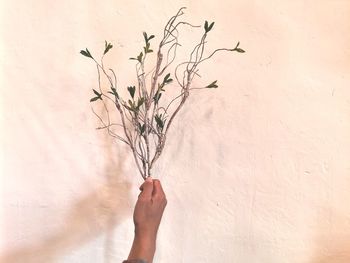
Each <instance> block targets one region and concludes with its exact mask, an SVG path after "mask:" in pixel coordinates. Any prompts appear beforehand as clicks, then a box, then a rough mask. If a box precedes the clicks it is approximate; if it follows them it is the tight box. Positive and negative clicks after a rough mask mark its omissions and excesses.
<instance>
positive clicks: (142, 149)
mask: <svg viewBox="0 0 350 263" xmlns="http://www.w3.org/2000/svg"><path fill="white" fill-rule="evenodd" d="M184 9H185V7H182V8H180V9H179V11H178V12H177V13H176V14H175V15H174V16H173V17H171V18H170V19H169V21H168V22H167V23H166V25H165V27H164V32H163V36H162V39H161V41H160V43H159V47H158V52H157V54H156V64H155V67H154V68H153V70H152V71H151V72H150V73H152V75H151V80H150V87H149V86H147V82H146V79H147V77H148V75H149V74H150V73H147V74H146V73H145V61H146V59H147V57H148V55H149V54H150V53H152V52H153V50H152V49H151V43H150V41H151V40H152V39H153V38H154V37H155V36H154V35H150V36H149V35H148V34H147V33H146V32H143V37H144V40H145V46H144V47H143V50H142V51H141V52H140V54H139V55H138V56H136V57H134V58H130V59H131V60H135V62H136V74H137V86H136V87H135V86H129V87H127V90H128V92H129V94H130V99H128V100H127V101H125V100H123V99H122V97H121V96H120V93H119V92H118V88H119V87H117V78H116V74H115V72H114V71H113V70H112V69H110V68H109V69H108V70H107V69H106V68H105V67H104V65H103V58H104V56H105V55H106V53H107V52H108V51H109V50H110V49H111V48H112V47H113V45H112V44H111V43H107V41H105V50H104V53H103V56H102V58H101V63H99V62H97V61H96V60H95V58H94V57H93V56H92V55H91V53H90V52H89V50H88V49H86V50H81V51H80V53H81V54H82V55H84V56H85V57H88V58H91V59H93V60H94V62H95V63H96V67H97V72H98V87H99V90H95V89H93V92H94V94H95V97H93V98H92V99H91V100H90V101H91V102H94V101H100V100H101V101H102V103H103V107H104V110H105V112H106V119H107V120H105V119H103V118H102V117H101V116H100V115H98V114H97V113H96V112H95V111H94V110H93V108H92V111H93V113H94V114H95V115H96V116H97V118H98V119H99V120H100V121H101V123H102V125H103V126H102V127H99V128H98V129H106V130H107V131H108V134H109V135H111V136H112V137H114V138H116V139H118V140H120V141H122V142H124V143H125V144H127V145H128V146H129V147H130V149H131V151H132V154H133V156H134V159H135V162H136V165H137V168H138V170H139V172H140V174H141V176H142V177H143V179H146V178H147V177H148V176H151V171H152V168H153V167H154V164H155V162H156V161H157V160H158V158H159V156H160V155H161V154H162V152H163V149H164V146H165V143H166V139H167V135H168V132H169V128H170V127H171V125H172V123H173V120H174V118H175V117H176V115H177V114H178V112H179V111H180V109H181V108H182V107H183V105H184V103H185V102H186V101H187V98H188V97H189V95H190V91H191V90H194V89H207V88H209V89H210V88H217V87H218V85H217V81H216V80H215V81H213V82H212V83H210V84H209V85H207V86H205V87H199V88H192V87H191V84H192V82H193V79H194V78H195V77H196V76H197V77H200V76H199V74H198V71H199V66H200V65H201V64H202V63H203V62H205V61H207V60H208V59H210V58H212V57H213V55H214V54H215V53H217V52H219V51H236V52H238V53H244V52H245V51H244V50H243V49H241V48H240V47H239V42H238V43H237V45H236V46H235V47H234V48H219V49H215V50H214V51H212V52H211V53H210V54H209V55H207V56H205V55H204V53H205V52H204V51H205V47H206V43H207V42H206V40H207V36H208V33H209V32H210V31H211V30H212V29H213V26H214V22H212V23H209V22H208V21H205V23H204V32H203V34H202V37H201V39H200V41H199V43H198V44H196V45H195V46H194V47H193V49H192V52H191V53H190V54H189V58H188V59H187V60H186V61H184V62H181V63H179V64H177V65H175V66H174V65H172V64H173V63H174V61H175V58H176V56H177V49H178V47H179V46H181V45H180V43H179V28H180V27H181V26H183V25H184V26H189V27H192V28H200V27H201V26H194V25H192V24H190V23H188V22H185V21H181V20H180V17H181V16H182V15H183V14H184V12H183V10H184ZM170 65H172V67H173V74H171V73H170V72H169V71H170ZM101 73H102V74H103V75H104V76H105V77H106V78H107V79H108V85H109V86H110V90H109V91H108V92H104V91H103V89H102V88H101ZM173 78H175V81H176V85H177V86H178V87H179V88H180V92H179V95H178V96H176V97H174V98H173V99H171V100H168V103H167V105H164V106H162V103H161V102H163V100H161V98H162V95H163V94H164V92H165V89H166V87H167V85H169V84H170V83H172V82H173V83H175V81H174V79H173ZM107 101H109V102H112V103H113V107H115V108H114V110H117V112H119V115H120V120H121V123H120V124H116V123H112V122H111V118H110V109H109V107H108V105H107ZM113 126H118V127H121V128H122V134H117V133H116V132H115V131H113V130H112V127H113Z"/></svg>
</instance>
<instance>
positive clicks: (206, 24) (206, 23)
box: [204, 20, 208, 33]
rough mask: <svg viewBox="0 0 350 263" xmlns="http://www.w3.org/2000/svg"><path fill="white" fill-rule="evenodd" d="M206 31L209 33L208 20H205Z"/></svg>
mask: <svg viewBox="0 0 350 263" xmlns="http://www.w3.org/2000/svg"><path fill="white" fill-rule="evenodd" d="M204 30H205V32H206V33H207V32H208V21H206V20H205V23H204Z"/></svg>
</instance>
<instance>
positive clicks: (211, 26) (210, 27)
mask: <svg viewBox="0 0 350 263" xmlns="http://www.w3.org/2000/svg"><path fill="white" fill-rule="evenodd" d="M214 24H215V22H212V23H211V24H210V26H209V28H208V32H209V31H210V30H211V29H212V28H213V26H214Z"/></svg>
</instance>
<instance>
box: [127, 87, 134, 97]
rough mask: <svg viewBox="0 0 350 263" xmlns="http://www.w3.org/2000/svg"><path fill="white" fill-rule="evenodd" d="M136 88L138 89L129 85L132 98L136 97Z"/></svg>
mask: <svg viewBox="0 0 350 263" xmlns="http://www.w3.org/2000/svg"><path fill="white" fill-rule="evenodd" d="M135 90H136V88H135V86H129V87H128V91H129V93H130V96H131V98H133V99H134V95H135Z"/></svg>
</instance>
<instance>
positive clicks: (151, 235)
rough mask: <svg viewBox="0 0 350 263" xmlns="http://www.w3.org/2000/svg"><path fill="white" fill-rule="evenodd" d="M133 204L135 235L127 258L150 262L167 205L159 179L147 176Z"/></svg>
mask: <svg viewBox="0 0 350 263" xmlns="http://www.w3.org/2000/svg"><path fill="white" fill-rule="evenodd" d="M140 190H141V193H140V195H139V197H138V200H137V202H136V205H135V210H134V224H135V236H134V241H133V244H132V247H131V250H130V254H129V257H128V259H129V260H130V259H143V260H146V261H147V262H148V263H152V261H153V257H154V253H155V250H156V239H157V232H158V228H159V224H160V221H161V219H162V215H163V212H164V209H165V207H166V205H167V200H166V196H165V193H164V191H163V188H162V185H161V183H160V181H159V180H157V179H152V178H151V177H148V178H147V179H146V180H145V182H144V183H143V184H142V185H141V186H140Z"/></svg>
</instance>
